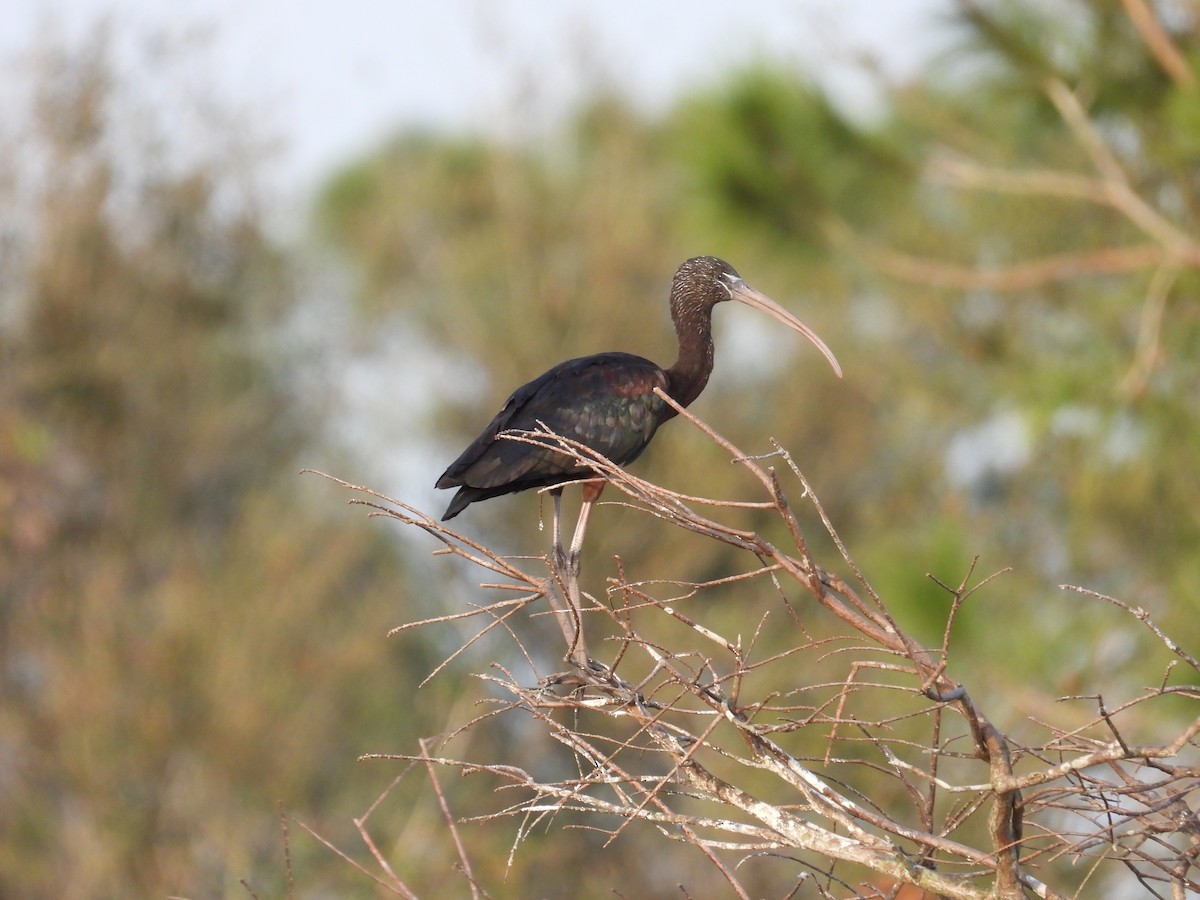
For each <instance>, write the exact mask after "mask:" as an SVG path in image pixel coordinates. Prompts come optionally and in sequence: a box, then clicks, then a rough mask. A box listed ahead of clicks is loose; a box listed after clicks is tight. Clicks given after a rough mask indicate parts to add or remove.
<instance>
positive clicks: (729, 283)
mask: <svg viewBox="0 0 1200 900" xmlns="http://www.w3.org/2000/svg"><path fill="white" fill-rule="evenodd" d="M741 280H742V279H741V278H739V277H738V276H737V275H734V274H733V273H732V272H722V273H721V274H720V276H719V277H718V281H717V283H718V284H720V285H721V287H723V288H725V293H727V294H728V295H729V299H730V300H732V299H733V288H734V285H736V284H737V283H738V282H739V281H741Z"/></svg>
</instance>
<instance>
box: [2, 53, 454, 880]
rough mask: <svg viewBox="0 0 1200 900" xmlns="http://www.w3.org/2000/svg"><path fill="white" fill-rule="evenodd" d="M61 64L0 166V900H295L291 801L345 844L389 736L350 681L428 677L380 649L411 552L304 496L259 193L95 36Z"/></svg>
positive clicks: (300, 422)
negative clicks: (182, 155)
mask: <svg viewBox="0 0 1200 900" xmlns="http://www.w3.org/2000/svg"><path fill="white" fill-rule="evenodd" d="M45 65H46V66H47V67H48V68H46V69H45V70H42V72H41V75H40V79H41V80H40V81H39V83H38V85H37V87H38V88H39V89H40V91H41V93H40V96H39V103H38V105H37V107H36V110H35V112H36V115H35V116H34V118H33V120H32V122H31V123H30V126H31V127H30V129H29V131H28V132H27V133H26V134H25V135H24V136H23V139H24V141H25V143H24V145H23V146H22V148H21V150H22V152H21V153H6V154H5V159H6V162H5V165H6V166H8V167H10V171H9V172H7V173H6V177H5V179H4V183H5V184H7V185H10V186H15V185H17V184H20V185H21V186H22V189H23V190H22V192H17V190H16V189H15V187H14V188H13V189H12V190H11V191H10V194H9V196H8V197H7V198H6V199H5V205H6V207H7V208H8V210H9V211H10V213H12V214H14V215H20V216H22V217H23V219H22V221H21V230H20V232H19V234H20V236H21V237H20V239H19V243H18V247H19V249H20V252H19V253H13V254H10V255H8V256H6V257H5V261H4V266H5V269H4V271H3V273H2V274H0V281H3V282H4V283H5V284H6V285H8V286H9V289H10V292H9V293H8V294H7V295H6V302H9V303H11V304H12V307H11V308H10V309H8V310H6V311H5V312H6V315H5V322H6V327H5V329H4V331H3V332H0V357H2V358H3V360H4V370H5V373H6V374H5V378H4V379H2V380H0V660H3V663H2V664H0V693H2V694H3V696H4V698H5V699H4V703H3V704H0V760H2V762H0V769H2V772H0V781H2V782H3V784H4V792H3V793H4V798H5V799H4V803H3V804H2V808H0V847H2V848H3V849H2V850H0V894H3V895H4V896H13V897H16V896H20V897H98V896H110V897H118V896H164V895H166V894H172V895H174V894H183V895H187V896H223V895H233V894H235V893H236V892H237V891H239V890H242V888H240V887H239V886H238V881H239V880H240V879H246V880H247V882H248V883H249V884H251V885H252V886H253V887H254V888H255V889H257V890H260V891H265V892H269V893H279V892H280V891H281V890H282V886H283V877H284V867H283V846H282V838H281V836H280V831H279V824H278V820H277V816H276V813H275V805H276V803H282V804H283V805H284V806H285V807H287V808H288V809H289V810H291V811H294V812H296V813H298V814H301V815H305V814H315V815H316V816H318V817H320V818H321V819H328V820H331V821H335V822H339V821H340V822H348V821H349V817H350V816H351V815H352V814H353V813H355V812H358V811H360V809H361V803H362V795H363V794H364V793H369V792H370V791H372V790H375V789H376V788H377V787H378V786H379V785H380V784H381V783H382V781H383V780H382V779H381V778H379V777H378V776H376V774H375V773H373V772H370V771H368V770H365V769H363V768H362V767H359V768H357V769H356V768H355V766H354V765H353V760H354V758H355V756H356V754H358V753H361V752H363V751H365V750H367V749H372V748H373V747H377V746H379V745H380V744H383V743H384V742H385V740H390V739H391V737H393V736H394V735H395V734H396V733H397V729H398V726H397V723H396V722H395V720H394V719H393V718H392V717H391V715H390V713H391V711H392V710H391V705H392V704H391V702H390V699H389V698H390V697H391V695H389V694H387V693H382V692H375V691H367V690H363V687H362V686H363V685H364V684H369V683H389V682H392V683H400V682H408V681H409V680H411V679H412V678H413V677H415V676H413V675H412V674H410V673H409V671H408V668H409V665H410V664H412V665H414V666H415V667H416V671H424V670H425V669H426V668H427V665H425V664H422V662H421V660H420V654H419V653H410V655H409V657H407V658H406V657H401V656H392V657H389V655H388V653H387V651H386V645H385V644H383V643H382V635H383V633H384V631H385V630H386V628H387V627H388V626H389V625H391V624H393V623H394V618H393V617H394V616H395V614H396V603H395V598H396V597H397V595H401V596H402V595H403V593H404V586H403V584H404V576H403V572H402V569H401V565H400V562H401V560H400V558H399V555H398V553H397V551H396V549H395V548H394V547H392V546H389V540H388V536H387V535H385V534H381V533H380V532H379V530H378V529H374V528H370V527H368V526H366V524H365V523H361V522H359V521H358V520H351V521H349V522H346V521H340V520H339V518H338V517H337V516H336V515H334V516H332V517H331V502H330V494H329V492H327V491H322V492H317V491H314V490H313V489H312V488H311V486H306V485H302V484H300V483H298V482H299V479H298V478H297V477H296V475H295V472H296V470H297V468H299V466H300V465H301V463H302V462H303V461H307V460H308V459H310V458H311V456H312V455H313V454H314V453H315V452H316V447H317V439H318V438H319V436H320V435H319V431H317V430H316V429H315V428H314V426H313V422H314V421H315V420H314V419H313V414H314V413H315V412H316V409H315V407H313V406H310V405H309V401H308V399H307V398H299V397H298V396H296V395H295V394H294V393H293V391H292V390H291V388H290V387H289V384H288V381H289V375H290V373H292V372H294V366H295V365H296V364H297V363H298V360H296V359H293V358H287V357H284V356H281V355H278V354H277V353H267V352H265V351H264V348H265V347H267V346H278V345H279V344H280V342H278V341H271V340H270V338H271V336H272V335H273V334H275V333H276V332H277V330H278V329H279V328H280V326H281V317H282V314H283V313H284V311H285V310H286V306H285V305H284V303H283V298H284V297H285V295H287V294H290V293H291V292H292V291H293V290H294V285H293V284H292V283H291V280H290V276H289V274H288V271H289V269H288V267H289V265H290V263H289V262H288V261H287V260H286V259H285V258H284V256H283V255H282V253H281V251H280V250H279V249H278V248H276V247H274V246H273V245H272V243H271V241H270V240H269V239H268V238H267V236H266V235H265V233H264V231H263V226H262V223H261V221H260V218H259V215H258V214H257V212H256V204H255V199H254V197H253V196H252V195H250V194H240V193H238V185H242V184H246V183H248V182H249V181H250V180H252V179H251V176H250V175H249V174H248V173H246V172H243V171H234V170H230V169H228V168H227V167H226V165H225V164H223V163H217V162H214V161H209V160H199V161H194V162H191V163H187V164H182V163H179V164H176V162H175V161H171V160H169V159H166V158H164V156H163V152H164V151H163V148H164V147H165V148H168V149H167V151H166V152H168V153H170V152H176V151H179V150H181V149H182V148H179V147H176V146H173V145H171V144H170V142H169V141H165V140H162V139H161V138H162V133H161V131H159V128H160V127H161V123H158V122H156V121H153V120H149V121H147V120H144V119H140V118H133V119H131V118H129V116H130V115H131V113H130V109H131V107H137V106H138V105H139V101H140V99H141V98H140V97H138V96H131V94H130V91H131V90H133V89H132V88H131V86H130V85H128V84H127V83H124V82H122V81H121V80H120V79H119V78H117V77H115V76H114V75H113V68H112V65H111V63H110V56H109V50H108V43H107V40H106V39H105V38H104V36H103V35H99V36H96V37H94V38H93V39H92V40H91V41H90V42H88V43H86V44H85V45H84V46H83V47H81V48H79V49H78V51H77V52H73V51H72V50H71V49H69V48H51V49H50V51H49V52H48V53H47V59H46V62H45ZM173 114H174V115H176V116H178V115H181V114H182V113H181V112H180V111H179V110H174V111H173ZM231 133H236V131H231ZM118 135H119V136H120V139H119V140H118ZM140 138H144V139H145V140H146V142H147V143H145V144H139V143H138V141H139V139H140ZM34 159H38V160H42V161H43V162H44V164H45V170H44V172H45V177H41V178H39V177H38V174H37V170H36V169H33V170H30V171H17V168H16V167H18V166H20V165H22V164H24V163H28V162H29V161H30V160H34ZM23 202H24V205H22V204H23ZM420 721H421V719H420V716H419V715H418V714H414V715H413V716H412V717H410V718H409V719H407V720H406V721H405V722H402V723H401V725H400V726H399V728H400V729H403V728H404V727H411V728H413V729H414V730H417V731H418V732H419V733H426V732H427V731H429V730H430V727H429V726H426V727H422V726H421V725H420ZM385 733H386V735H387V737H386V738H385V737H384V735H385ZM314 849H315V848H314V847H313V846H311V845H309V846H296V847H295V848H294V850H293V852H294V857H295V859H296V860H297V861H298V862H299V861H303V862H304V863H305V864H306V867H307V871H308V872H309V873H310V877H312V878H313V879H314V881H320V880H322V879H323V878H325V877H326V876H325V874H324V873H326V872H332V876H331V877H330V878H329V881H328V883H329V884H331V885H333V884H337V883H344V881H345V877H344V876H345V875H346V874H347V873H346V871H345V870H344V867H343V865H342V864H341V863H340V862H337V861H336V860H334V859H333V858H332V857H330V856H329V854H328V853H327V852H326V851H324V850H320V852H319V855H317V857H316V858H315V859H314V858H313V857H314V854H313V852H312V851H313V850H314Z"/></svg>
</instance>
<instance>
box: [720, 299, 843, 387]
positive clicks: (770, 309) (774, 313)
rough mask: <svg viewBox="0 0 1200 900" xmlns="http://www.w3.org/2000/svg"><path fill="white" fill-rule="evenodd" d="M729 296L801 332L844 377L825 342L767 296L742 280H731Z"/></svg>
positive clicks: (835, 370)
mask: <svg viewBox="0 0 1200 900" xmlns="http://www.w3.org/2000/svg"><path fill="white" fill-rule="evenodd" d="M729 296H730V299H733V300H737V301H738V302H739V303H745V304H746V305H747V306H752V307H754V308H755V309H758V310H762V311H763V312H765V313H766V314H767V315H769V316H771V317H773V318H775V319H778V320H779V321H780V322H782V323H783V324H784V325H786V326H787V327H788V328H791V329H792V330H793V331H798V332H800V334H802V335H804V336H805V337H806V338H808V339H809V340H810V341H812V342H813V344H814V345H815V346H816V348H817V349H818V350H820V351H821V355H822V356H824V357H825V358H826V359H827V360H829V364H830V365H831V366H833V371H834V374H835V375H837V377H838V378H841V377H842V367H841V366H840V365H838V361H837V357H836V356H834V355H833V351H832V350H830V349H829V348H828V347H827V346H826V345H825V342H824V341H823V340H821V339H820V338H819V337H817V333H816V332H815V331H813V330H812V329H811V328H809V327H808V326H807V325H805V324H804V323H803V322H801V321H800V320H799V319H797V318H796V317H795V316H793V315H792V314H791V313H790V312H788V311H787V310H786V309H784V308H783V307H782V306H780V305H779V304H778V303H776V302H775V301H774V300H772V299H771V298H770V297H768V296H767V295H766V294H761V293H759V292H758V291H756V290H755V289H754V288H752V287H750V285H748V284H746V282H744V281H743V280H742V279H740V278H738V279H730V281H729Z"/></svg>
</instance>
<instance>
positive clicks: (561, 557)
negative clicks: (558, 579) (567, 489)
mask: <svg viewBox="0 0 1200 900" xmlns="http://www.w3.org/2000/svg"><path fill="white" fill-rule="evenodd" d="M562 492H563V489H562V488H560V487H559V488H551V489H550V499H551V500H553V501H554V521H553V523H552V524H551V527H550V533H551V535H552V538H551V539H552V540H553V541H554V560H553V563H554V569H555V571H556V572H558V573H560V574H561V573H564V572H566V569H567V555H566V554H565V553H563V546H562V527H561V526H562Z"/></svg>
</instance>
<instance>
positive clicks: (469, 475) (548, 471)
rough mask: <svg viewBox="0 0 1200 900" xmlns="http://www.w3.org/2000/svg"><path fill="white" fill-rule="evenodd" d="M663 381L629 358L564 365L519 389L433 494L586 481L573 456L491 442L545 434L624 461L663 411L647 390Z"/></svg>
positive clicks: (656, 371) (651, 367)
mask: <svg viewBox="0 0 1200 900" xmlns="http://www.w3.org/2000/svg"><path fill="white" fill-rule="evenodd" d="M656 387H661V388H664V389H665V388H666V387H667V378H666V374H665V373H664V372H663V370H662V369H661V368H659V367H658V366H657V365H655V364H654V363H652V362H651V361H650V360H648V359H643V358H642V357H640V356H634V355H633V354H630V353H602V354H598V355H596V356H587V357H581V358H579V359H571V360H567V361H566V362H564V363H560V364H559V365H557V366H555V367H554V368H553V369H550V370H549V371H548V372H546V373H545V374H543V375H541V376H540V377H538V378H535V379H534V380H533V381H531V382H529V383H528V384H525V385H522V386H521V387H520V388H518V389H517V390H516V391H514V392H513V394H512V396H511V397H509V398H508V401H507V402H506V403H505V404H504V408H503V409H502V410H501V411H500V412H499V413H498V414H497V415H496V417H495V418H494V419H492V421H491V422H490V423H489V424H488V426H487V428H485V429H484V431H483V433H482V434H481V435H480V436H479V437H478V438H476V439H475V441H474V442H473V443H472V444H471V446H469V447H468V448H467V449H466V450H464V451H463V453H462V455H461V456H459V458H458V459H457V460H455V461H454V462H453V463H452V464H451V465H450V467H449V468H448V469H446V472H445V474H444V475H442V477H441V479H439V481H438V485H437V486H438V487H455V486H458V485H464V484H466V485H471V486H472V487H478V488H494V487H499V486H501V485H506V484H516V483H528V485H530V486H533V485H538V484H547V483H552V482H553V481H555V480H559V481H562V480H569V479H570V478H572V477H575V476H577V475H579V476H582V475H586V474H587V471H588V470H587V468H586V467H581V466H578V465H576V464H575V459H574V457H572V456H570V455H568V454H564V453H560V452H557V451H554V450H551V449H548V448H544V447H537V446H534V445H532V444H527V443H523V442H521V441H513V440H505V439H503V438H499V437H498V436H499V435H500V434H501V433H502V432H505V431H537V430H541V427H542V425H545V427H546V428H548V429H549V430H550V431H552V432H554V433H555V434H558V435H562V436H563V437H566V438H570V439H571V440H575V441H579V442H580V443H581V444H584V445H585V446H587V447H590V448H591V449H593V450H595V451H597V452H598V453H601V454H603V455H604V456H606V457H608V458H609V459H611V460H613V461H614V462H617V463H621V464H625V463H629V462H632V461H633V460H634V459H635V458H636V457H637V456H638V454H640V453H641V451H642V450H643V449H644V448H645V446H646V444H647V443H648V442H649V440H650V438H651V437H652V436H653V434H654V431H655V429H656V428H657V427H658V424H659V422H660V421H661V419H660V415H661V413H662V411H663V409H664V407H665V404H664V403H663V401H662V400H661V399H660V398H659V397H658V396H657V395H655V393H654V388H656Z"/></svg>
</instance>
